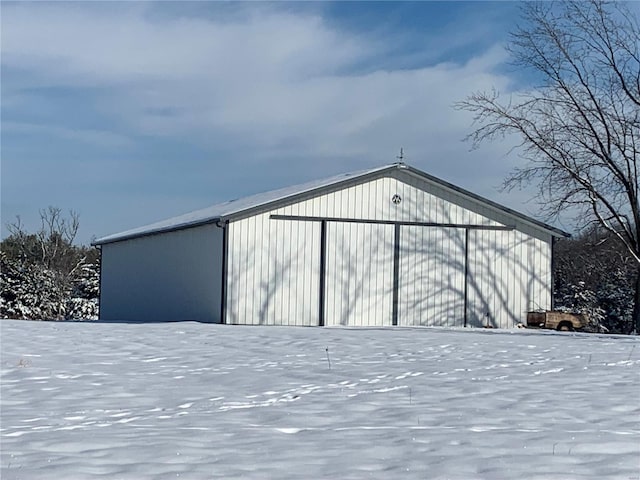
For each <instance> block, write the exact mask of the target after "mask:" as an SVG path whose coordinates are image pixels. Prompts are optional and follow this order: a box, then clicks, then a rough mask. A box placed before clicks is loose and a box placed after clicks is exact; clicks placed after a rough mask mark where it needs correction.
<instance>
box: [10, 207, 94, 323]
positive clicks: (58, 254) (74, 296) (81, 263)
mask: <svg viewBox="0 0 640 480" xmlns="http://www.w3.org/2000/svg"><path fill="white" fill-rule="evenodd" d="M40 220H41V226H40V229H39V230H38V231H37V232H35V233H30V232H27V231H26V230H25V228H24V226H23V225H22V223H21V221H20V218H18V219H17V220H16V221H15V222H13V223H10V224H8V225H7V229H8V231H9V233H10V235H9V236H8V237H7V238H5V239H4V240H2V242H1V243H0V281H1V282H0V294H1V303H0V316H1V317H2V318H14V319H26V320H76V319H78V320H79V319H84V320H92V319H97V318H98V307H99V306H98V299H99V296H100V253H99V251H98V250H97V249H95V248H92V247H86V246H78V245H75V244H74V241H75V239H76V235H77V233H78V227H79V217H78V215H77V214H76V213H75V212H70V215H69V217H65V216H64V215H63V214H62V211H61V210H60V209H59V208H55V207H49V208H48V209H46V210H41V211H40Z"/></svg>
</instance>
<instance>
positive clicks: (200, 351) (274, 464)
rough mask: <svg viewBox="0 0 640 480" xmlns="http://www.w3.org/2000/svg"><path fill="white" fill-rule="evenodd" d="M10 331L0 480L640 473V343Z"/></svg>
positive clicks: (455, 335)
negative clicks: (41, 479) (0, 478)
mask: <svg viewBox="0 0 640 480" xmlns="http://www.w3.org/2000/svg"><path fill="white" fill-rule="evenodd" d="M0 334H1V347H2V354H1V360H2V379H1V380H2V390H1V398H0V406H1V409H2V410H1V420H2V422H1V425H0V428H1V441H2V443H1V447H2V452H1V466H2V470H1V477H2V479H3V480H9V479H29V480H31V479H40V478H47V479H75V478H78V479H82V478H109V479H117V478H123V479H151V478H153V479H156V478H157V479H164V478H187V479H207V478H256V479H258V478H259V479H266V478H274V479H279V478H292V479H294V478H295V479H300V478H309V479H316V478H332V479H359V478H376V479H378V478H391V479H396V478H403V479H404V478H416V479H464V480H469V479H491V480H497V479H561V480H570V479H574V478H575V479H587V478H588V479H622V480H628V479H639V478H640V425H639V423H640V402H639V401H638V398H639V395H640V345H639V344H640V342H639V339H638V338H637V337H616V336H609V337H607V336H602V335H588V334H571V333H566V334H559V333H555V332H533V331H522V330H514V331H499V330H498V331H489V330H444V329H433V328H431V329H430V328H415V329H411V328H398V329H389V328H385V329H329V328H324V329H322V328H300V327H298V328H291V327H239V326H222V325H207V324H198V323H168V324H122V323H51V322H26V321H11V320H3V321H1V322H0ZM327 349H328V351H327ZM329 362H330V365H329Z"/></svg>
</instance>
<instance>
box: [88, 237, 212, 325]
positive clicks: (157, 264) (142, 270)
mask: <svg viewBox="0 0 640 480" xmlns="http://www.w3.org/2000/svg"><path fill="white" fill-rule="evenodd" d="M102 269H103V270H102V281H101V304H100V318H101V319H104V320H127V321H129V320H132V321H172V320H197V321H201V322H219V321H220V301H221V285H222V229H221V228H218V227H216V226H215V225H204V226H200V227H196V228H189V229H186V230H179V231H175V232H169V233H163V234H159V235H151V236H147V237H141V238H135V239H131V240H125V241H122V242H116V243H109V244H105V245H103V246H102Z"/></svg>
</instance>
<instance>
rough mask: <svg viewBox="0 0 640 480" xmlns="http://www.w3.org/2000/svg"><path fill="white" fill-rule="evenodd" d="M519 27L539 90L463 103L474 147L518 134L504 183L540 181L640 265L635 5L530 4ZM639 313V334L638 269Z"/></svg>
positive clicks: (639, 48) (545, 203)
mask: <svg viewBox="0 0 640 480" xmlns="http://www.w3.org/2000/svg"><path fill="white" fill-rule="evenodd" d="M522 14H523V20H524V23H523V24H522V25H521V26H520V27H517V29H516V31H515V32H513V33H512V37H511V43H510V45H509V46H508V50H509V52H510V53H511V55H512V58H513V60H514V63H515V64H516V65H518V66H519V67H522V68H524V70H525V71H526V72H527V73H528V74H530V78H532V79H535V80H536V81H537V82H539V83H538V85H537V86H535V87H533V88H530V89H527V90H525V91H522V92H520V93H518V94H513V95H511V96H510V97H509V98H508V99H506V100H503V99H501V98H500V95H499V94H498V92H496V91H492V92H489V93H487V92H477V93H474V94H472V95H470V96H469V97H468V98H467V99H466V100H465V101H462V102H460V103H458V104H457V105H456V107H457V108H459V109H462V110H467V111H470V112H472V113H473V114H474V126H475V130H474V131H473V132H472V133H471V134H470V135H469V136H468V137H467V139H468V140H469V141H471V142H472V144H473V146H474V147H477V146H478V145H479V144H480V143H482V142H484V141H492V140H499V139H502V138H504V137H506V136H515V137H517V138H519V139H520V143H519V145H518V146H517V147H516V150H517V151H518V153H519V154H520V155H521V157H522V158H523V159H524V160H525V162H524V166H522V167H521V168H518V169H516V170H514V171H513V172H512V173H511V174H510V175H509V176H508V177H507V179H506V180H505V183H504V187H505V188H506V189H512V188H516V187H522V186H528V185H529V184H530V183H533V184H536V185H537V186H538V190H537V199H538V200H539V201H540V203H541V206H542V207H541V208H542V212H543V213H544V214H545V215H546V216H547V218H548V219H553V218H554V217H557V216H558V215H559V214H561V213H563V214H569V215H572V216H573V217H574V219H575V220H576V226H577V227H578V228H580V229H581V228H585V227H589V226H591V225H594V224H598V225H600V226H601V227H602V228H604V229H606V230H608V231H609V232H611V233H612V234H613V235H614V236H615V238H616V239H617V241H619V242H621V244H622V245H624V247H625V248H626V249H627V251H628V252H629V253H630V255H631V256H632V258H633V260H634V262H635V263H636V265H637V268H638V270H639V271H640V203H639V196H638V194H639V191H638V162H639V160H640V22H639V20H638V17H637V16H636V15H635V14H634V13H633V12H632V11H631V10H630V9H629V7H628V5H626V4H623V3H616V2H604V1H600V0H590V1H567V2H562V3H547V2H543V3H528V4H524V5H523V7H522ZM638 279H639V280H638V281H637V282H636V285H635V294H634V311H633V319H634V325H635V329H636V331H637V332H640V275H638Z"/></svg>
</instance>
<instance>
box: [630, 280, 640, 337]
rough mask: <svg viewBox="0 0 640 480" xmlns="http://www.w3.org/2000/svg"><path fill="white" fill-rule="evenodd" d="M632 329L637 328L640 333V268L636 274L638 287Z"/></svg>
mask: <svg viewBox="0 0 640 480" xmlns="http://www.w3.org/2000/svg"><path fill="white" fill-rule="evenodd" d="M630 330H635V331H636V335H640V268H638V272H637V274H636V288H635V293H634V295H633V318H632V326H631V328H630Z"/></svg>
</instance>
